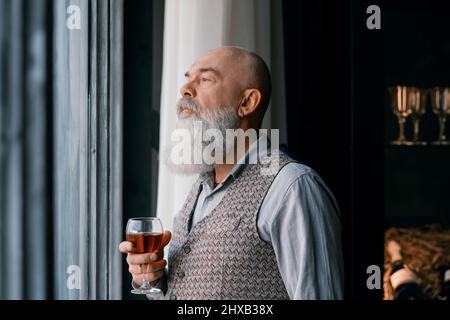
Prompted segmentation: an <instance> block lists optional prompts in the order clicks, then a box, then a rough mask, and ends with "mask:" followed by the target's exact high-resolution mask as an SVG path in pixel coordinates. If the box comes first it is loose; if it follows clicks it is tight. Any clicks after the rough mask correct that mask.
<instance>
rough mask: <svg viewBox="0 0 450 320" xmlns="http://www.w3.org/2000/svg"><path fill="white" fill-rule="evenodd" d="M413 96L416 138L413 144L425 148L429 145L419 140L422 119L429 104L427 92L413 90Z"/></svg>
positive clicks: (412, 108) (413, 119)
mask: <svg viewBox="0 0 450 320" xmlns="http://www.w3.org/2000/svg"><path fill="white" fill-rule="evenodd" d="M411 94H412V96H411V119H412V121H413V130H414V136H413V140H412V141H411V144H413V145H420V146H424V145H426V144H427V143H426V142H425V141H420V140H419V124H420V117H421V116H423V115H424V114H425V111H426V102H427V90H423V89H419V88H413V89H412V93H411Z"/></svg>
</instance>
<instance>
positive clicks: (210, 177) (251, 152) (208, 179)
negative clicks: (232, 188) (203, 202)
mask: <svg viewBox="0 0 450 320" xmlns="http://www.w3.org/2000/svg"><path fill="white" fill-rule="evenodd" d="M263 139H266V142H267V148H269V147H270V140H269V139H268V137H267V135H266V134H265V133H261V134H260V136H259V138H258V139H257V140H256V141H254V142H253V143H252V144H251V145H250V147H249V148H248V150H247V152H246V153H245V155H244V156H243V157H241V159H240V160H239V161H238V162H237V163H236V164H235V165H234V167H233V168H232V169H231V171H230V172H229V173H228V175H227V176H226V177H225V179H224V180H223V182H222V184H223V183H225V182H226V181H227V180H228V179H233V180H234V179H236V178H237V177H238V176H239V175H240V174H241V172H242V170H244V168H245V167H246V166H247V165H248V164H249V159H250V160H252V161H254V159H256V160H257V159H259V158H260V157H261V156H262V155H265V153H266V150H258V149H259V148H258V144H260V141H263ZM262 153H264V154H262ZM261 154H262V155H261ZM201 183H202V184H203V183H207V184H208V185H209V186H210V187H211V189H214V174H213V171H209V172H205V173H203V174H201Z"/></svg>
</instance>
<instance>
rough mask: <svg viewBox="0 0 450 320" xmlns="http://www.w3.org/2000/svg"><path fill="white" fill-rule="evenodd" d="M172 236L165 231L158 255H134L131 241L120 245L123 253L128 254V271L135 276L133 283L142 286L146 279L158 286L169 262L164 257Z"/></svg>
mask: <svg viewBox="0 0 450 320" xmlns="http://www.w3.org/2000/svg"><path fill="white" fill-rule="evenodd" d="M171 238H172V234H171V233H170V231H164V234H163V238H162V242H161V248H160V249H159V251H158V252H157V253H143V254H138V253H133V244H132V243H131V242H129V241H123V242H121V243H120V245H119V250H120V252H122V253H127V254H128V256H127V263H128V271H129V272H130V273H131V275H132V276H133V282H134V283H136V284H137V285H142V283H143V282H144V279H146V280H147V281H149V282H150V284H151V285H156V283H157V281H158V280H159V278H161V277H162V276H163V275H164V268H165V267H166V265H167V261H166V260H164V259H163V257H164V247H165V246H167V244H169V242H170V239H171Z"/></svg>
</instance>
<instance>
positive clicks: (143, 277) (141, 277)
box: [133, 270, 164, 285]
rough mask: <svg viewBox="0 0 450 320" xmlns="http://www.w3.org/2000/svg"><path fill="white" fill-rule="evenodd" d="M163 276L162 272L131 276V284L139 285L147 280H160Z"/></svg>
mask: <svg viewBox="0 0 450 320" xmlns="http://www.w3.org/2000/svg"><path fill="white" fill-rule="evenodd" d="M163 275H164V270H161V271H157V272H149V273H144V274H133V282H134V283H136V284H138V285H141V284H142V283H143V282H144V280H147V281H148V282H153V281H156V280H158V279H159V278H161V277H162V276H163Z"/></svg>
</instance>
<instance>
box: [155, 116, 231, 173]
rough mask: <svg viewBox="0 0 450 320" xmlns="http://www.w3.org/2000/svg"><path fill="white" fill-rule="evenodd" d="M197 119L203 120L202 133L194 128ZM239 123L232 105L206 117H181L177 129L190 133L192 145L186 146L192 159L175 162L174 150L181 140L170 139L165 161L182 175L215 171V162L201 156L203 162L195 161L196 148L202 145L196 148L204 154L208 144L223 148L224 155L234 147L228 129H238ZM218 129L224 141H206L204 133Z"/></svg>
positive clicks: (164, 150)
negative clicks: (228, 138) (185, 161)
mask: <svg viewBox="0 0 450 320" xmlns="http://www.w3.org/2000/svg"><path fill="white" fill-rule="evenodd" d="M196 121H201V123H202V132H201V135H200V134H198V133H196V132H195V130H194V124H195V122H196ZM238 125H239V117H238V116H237V115H236V113H235V111H234V109H233V108H231V107H226V108H221V109H220V110H219V111H210V112H208V113H207V114H206V116H205V119H204V118H201V117H198V116H190V117H182V118H181V117H180V116H179V118H178V120H177V122H176V129H185V130H187V131H188V132H189V134H190V137H191V139H190V142H191V143H190V146H186V147H188V148H190V150H191V153H190V154H191V161H190V163H188V164H186V163H175V162H174V161H173V159H172V157H171V155H172V151H173V149H174V147H175V146H176V145H178V144H179V142H174V141H170V142H169V144H168V145H167V146H166V147H164V148H163V150H162V156H163V160H164V163H165V164H166V165H167V166H168V168H169V170H170V171H171V172H172V173H174V174H182V175H192V174H198V173H205V172H210V171H213V169H214V163H213V164H210V163H206V162H205V160H204V159H203V156H202V157H201V158H202V159H201V163H196V162H195V161H194V149H198V146H201V150H195V151H196V152H199V154H202V155H203V150H204V149H205V147H206V146H209V147H212V148H214V149H216V148H221V149H222V150H223V155H224V156H225V155H226V154H227V153H229V152H231V150H232V148H233V147H234V143H233V141H226V139H225V137H226V130H227V129H236V128H237V127H238ZM209 129H217V130H219V131H220V133H221V134H222V137H223V141H215V139H210V140H208V141H204V140H203V139H202V138H203V134H204V133H205V131H206V130H209Z"/></svg>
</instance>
